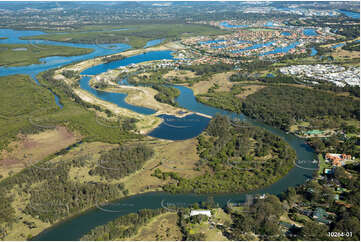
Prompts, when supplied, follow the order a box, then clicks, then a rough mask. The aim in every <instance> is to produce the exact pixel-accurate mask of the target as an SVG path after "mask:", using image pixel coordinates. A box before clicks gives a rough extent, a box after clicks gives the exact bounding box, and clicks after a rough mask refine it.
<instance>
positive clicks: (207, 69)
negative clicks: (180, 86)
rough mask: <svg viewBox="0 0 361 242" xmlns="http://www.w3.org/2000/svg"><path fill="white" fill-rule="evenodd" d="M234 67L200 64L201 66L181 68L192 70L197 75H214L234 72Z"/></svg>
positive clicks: (219, 64)
mask: <svg viewBox="0 0 361 242" xmlns="http://www.w3.org/2000/svg"><path fill="white" fill-rule="evenodd" d="M233 68H234V66H233V65H231V64H224V63H217V64H213V65H210V64H200V65H190V66H181V67H180V69H182V70H190V71H193V72H195V73H196V74H197V75H204V74H212V73H218V72H224V71H230V70H233Z"/></svg>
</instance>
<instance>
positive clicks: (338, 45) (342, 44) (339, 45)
mask: <svg viewBox="0 0 361 242" xmlns="http://www.w3.org/2000/svg"><path fill="white" fill-rule="evenodd" d="M344 45H345V44H344V43H340V44H337V45H333V46H331V48H333V49H336V48H338V47H341V46H344Z"/></svg>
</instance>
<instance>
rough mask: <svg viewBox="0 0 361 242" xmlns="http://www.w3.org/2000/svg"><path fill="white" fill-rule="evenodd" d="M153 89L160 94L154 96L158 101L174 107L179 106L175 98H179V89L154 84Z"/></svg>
mask: <svg viewBox="0 0 361 242" xmlns="http://www.w3.org/2000/svg"><path fill="white" fill-rule="evenodd" d="M152 88H153V89H155V90H157V91H158V94H156V95H155V96H154V98H155V99H156V100H157V101H159V102H161V103H167V104H170V105H172V106H177V105H178V104H177V102H176V101H175V98H176V97H178V96H179V94H180V91H179V90H178V89H177V88H174V87H170V86H163V85H157V84H153V85H152Z"/></svg>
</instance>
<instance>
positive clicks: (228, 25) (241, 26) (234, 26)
mask: <svg viewBox="0 0 361 242" xmlns="http://www.w3.org/2000/svg"><path fill="white" fill-rule="evenodd" d="M219 25H221V26H223V27H225V28H247V27H248V25H232V24H229V23H228V22H222V23H220V24H219Z"/></svg>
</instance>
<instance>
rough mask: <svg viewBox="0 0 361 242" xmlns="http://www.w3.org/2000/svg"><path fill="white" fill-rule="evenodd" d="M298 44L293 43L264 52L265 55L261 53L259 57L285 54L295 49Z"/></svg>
mask: <svg viewBox="0 0 361 242" xmlns="http://www.w3.org/2000/svg"><path fill="white" fill-rule="evenodd" d="M299 44H300V42H294V43H292V44H290V45H288V46H286V47H279V48H276V49H274V50H271V51H268V52H265V53H261V54H260V56H264V55H270V54H278V53H287V52H288V51H290V50H291V49H293V48H295V47H296V46H297V45H299Z"/></svg>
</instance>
